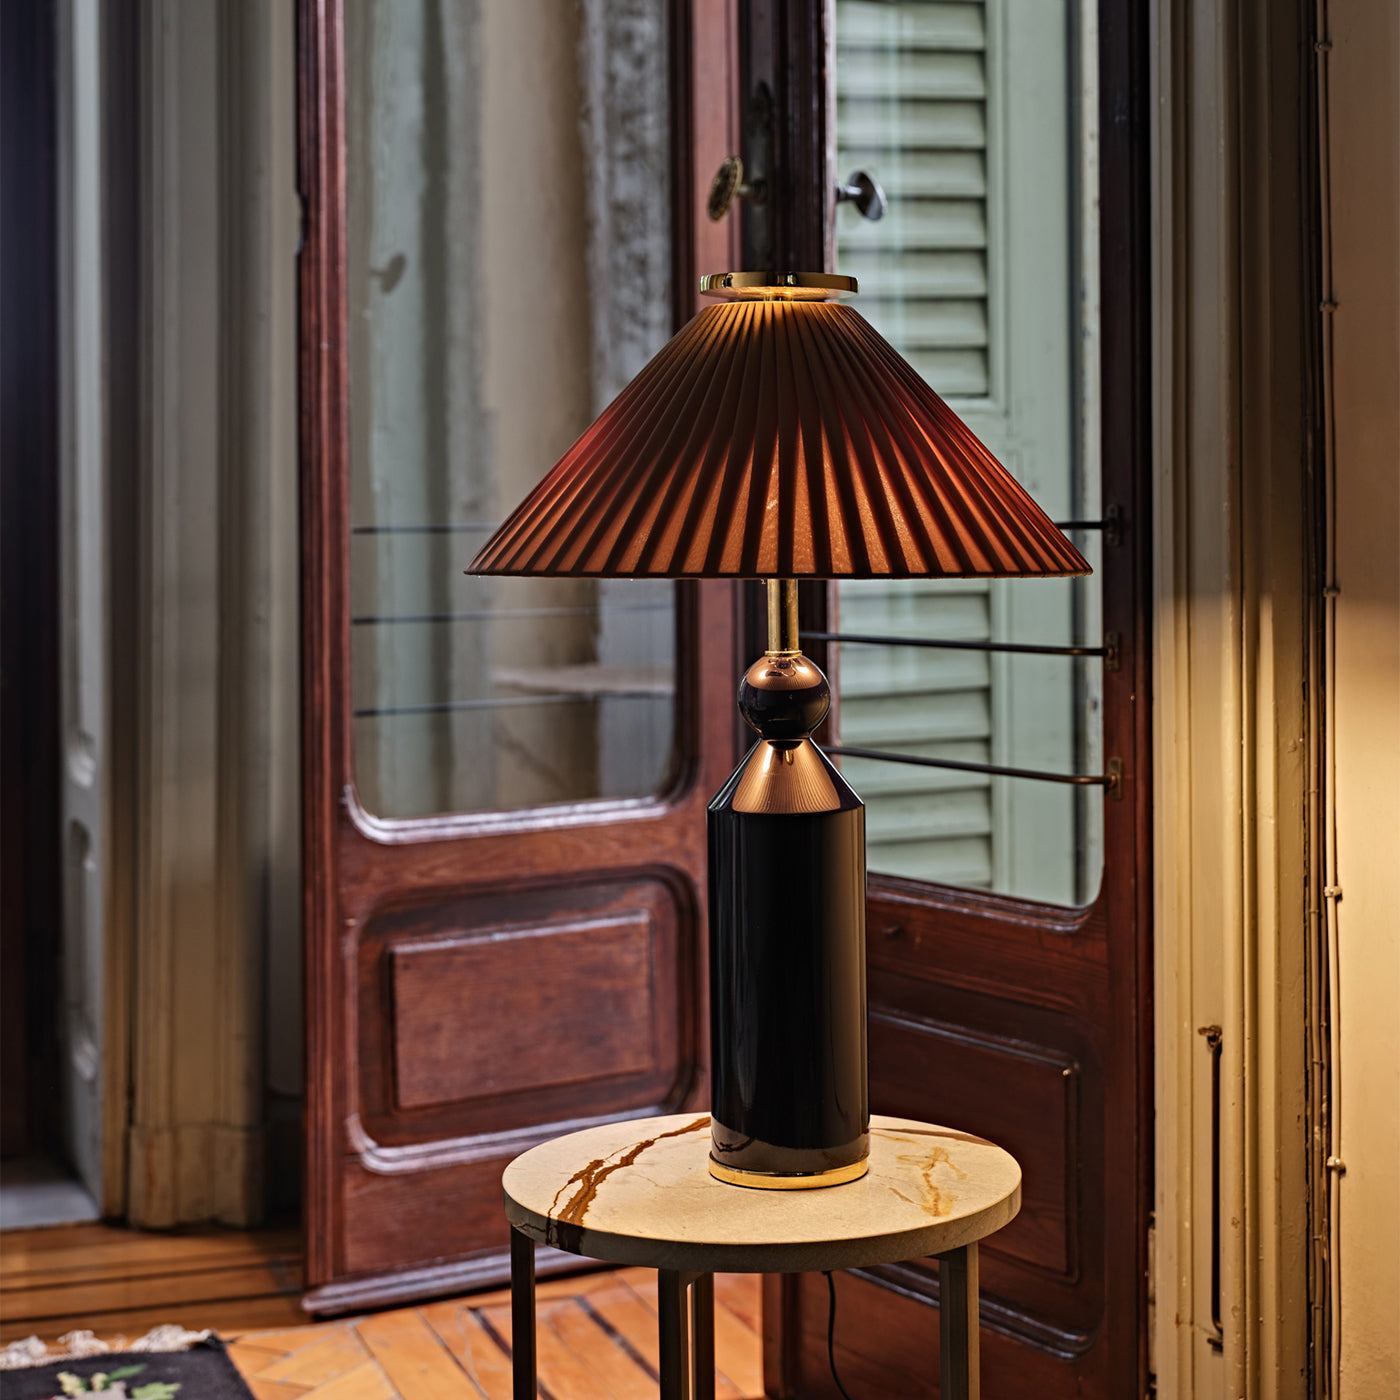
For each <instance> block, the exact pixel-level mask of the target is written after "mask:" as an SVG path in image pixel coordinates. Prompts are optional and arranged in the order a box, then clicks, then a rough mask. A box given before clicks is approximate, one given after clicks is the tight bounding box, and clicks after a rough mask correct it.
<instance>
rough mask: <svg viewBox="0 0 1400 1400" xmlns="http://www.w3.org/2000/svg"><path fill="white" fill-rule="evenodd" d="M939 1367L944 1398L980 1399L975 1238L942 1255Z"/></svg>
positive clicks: (939, 1293)
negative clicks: (967, 1243)
mask: <svg viewBox="0 0 1400 1400" xmlns="http://www.w3.org/2000/svg"><path fill="white" fill-rule="evenodd" d="M938 1370H939V1390H938V1393H939V1395H940V1396H941V1397H942V1400H980V1397H981V1394H982V1382H981V1371H980V1366H979V1358H978V1339H977V1244H976V1242H975V1241H974V1242H973V1243H972V1244H969V1245H965V1246H964V1247H963V1248H962V1249H954V1250H950V1251H949V1252H948V1253H947V1254H940V1255H939V1256H938Z"/></svg>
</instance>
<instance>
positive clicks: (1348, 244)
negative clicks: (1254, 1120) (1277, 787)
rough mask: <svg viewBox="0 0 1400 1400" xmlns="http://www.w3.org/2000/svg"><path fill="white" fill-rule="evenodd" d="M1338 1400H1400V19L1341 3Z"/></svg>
mask: <svg viewBox="0 0 1400 1400" xmlns="http://www.w3.org/2000/svg"><path fill="white" fill-rule="evenodd" d="M1328 12H1329V16H1328V17H1329V37H1330V38H1331V40H1332V51H1331V55H1330V62H1329V81H1328V89H1329V104H1328V118H1329V121H1328V126H1329V138H1330V139H1329V155H1330V170H1331V214H1332V217H1331V233H1332V297H1333V299H1334V300H1335V302H1336V303H1337V306H1336V311H1335V312H1334V313H1333V370H1334V378H1333V385H1334V387H1333V411H1334V423H1335V433H1334V438H1333V446H1334V453H1335V468H1334V482H1335V505H1334V525H1335V541H1336V544H1335V556H1336V557H1335V564H1334V569H1333V575H1332V581H1333V582H1334V583H1335V585H1336V587H1337V590H1338V592H1337V595H1336V600H1335V614H1334V616H1335V624H1334V632H1333V636H1334V639H1335V652H1334V656H1335V661H1334V667H1335V669H1334V672H1333V677H1332V685H1331V691H1332V706H1333V708H1332V718H1333V735H1334V738H1335V770H1334V771H1335V781H1334V784H1333V790H1334V795H1335V821H1336V866H1335V871H1334V873H1333V875H1332V877H1331V878H1332V879H1333V880H1334V881H1335V883H1336V884H1337V885H1339V886H1340V887H1341V897H1340V899H1338V900H1337V902H1336V906H1335V909H1336V915H1335V917H1336V940H1337V949H1338V952H1337V967H1338V973H1339V981H1340V987H1339V997H1338V1026H1339V1030H1340V1044H1339V1047H1338V1051H1339V1054H1338V1060H1339V1064H1338V1068H1339V1071H1340V1090H1341V1092H1340V1103H1339V1104H1338V1105H1337V1108H1338V1111H1339V1124H1338V1126H1339V1135H1338V1138H1337V1140H1336V1141H1335V1143H1334V1149H1333V1150H1334V1152H1335V1154H1336V1155H1337V1156H1339V1157H1340V1158H1341V1159H1342V1161H1343V1163H1345V1167H1346V1170H1345V1173H1344V1174H1343V1175H1342V1177H1341V1179H1340V1181H1339V1182H1338V1185H1337V1188H1336V1202H1337V1205H1336V1209H1337V1234H1336V1236H1334V1238H1336V1239H1337V1242H1338V1252H1337V1260H1336V1264H1337V1269H1338V1275H1339V1277H1338V1289H1339V1298H1338V1303H1339V1314H1338V1329H1337V1339H1336V1342H1337V1346H1338V1348H1339V1352H1340V1355H1339V1358H1338V1359H1339V1363H1340V1380H1341V1384H1340V1388H1339V1391H1338V1394H1339V1396H1340V1400H1373V1398H1374V1397H1379V1396H1394V1395H1400V7H1397V6H1396V5H1395V3H1394V0H1330V3H1329V5H1328Z"/></svg>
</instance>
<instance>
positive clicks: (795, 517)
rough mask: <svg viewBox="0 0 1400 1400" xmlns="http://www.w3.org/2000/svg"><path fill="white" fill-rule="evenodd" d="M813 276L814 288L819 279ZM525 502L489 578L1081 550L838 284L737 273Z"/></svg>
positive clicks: (756, 572) (980, 567)
mask: <svg viewBox="0 0 1400 1400" xmlns="http://www.w3.org/2000/svg"><path fill="white" fill-rule="evenodd" d="M813 284H815V285H813ZM702 286H705V287H706V289H707V290H712V291H716V292H718V294H720V295H726V296H728V297H731V298H732V299H730V300H726V301H723V302H721V303H719V304H717V305H715V306H711V307H707V308H706V309H705V310H703V311H701V312H700V314H699V315H697V316H696V317H695V318H694V319H693V320H692V321H690V323H689V324H688V325H686V326H685V327H684V329H682V330H681V331H680V333H679V334H678V335H676V336H675V338H674V339H673V340H671V341H670V342H669V343H668V344H667V345H666V346H665V347H664V348H663V349H662V350H661V351H660V353H658V354H657V355H656V357H655V358H654V359H653V360H652V361H651V362H650V363H649V364H648V365H647V366H646V367H645V368H644V369H643V370H642V371H641V372H640V373H639V374H638V375H637V377H636V378H635V379H633V380H632V382H631V383H630V384H628V385H627V387H626V388H625V389H624V390H623V391H622V393H621V394H619V395H618V397H617V398H616V399H615V400H614V401H613V403H612V404H611V405H610V406H609V407H608V408H607V409H605V410H604V412H603V413H602V414H601V415H600V416H599V417H598V418H597V419H596V420H595V421H594V423H593V424H592V425H591V426H590V427H589V428H588V430H587V431H586V432H585V433H584V434H583V435H582V437H580V438H579V439H578V441H577V442H576V443H574V445H573V446H572V447H571V448H570V449H569V450H568V452H566V453H565V454H564V456H563V458H562V459H561V460H560V461H559V462H558V464H557V465H556V466H555V467H554V468H553V469H552V470H551V471H550V472H549V474H548V475H547V476H546V477H545V478H544V480H543V481H541V482H540V484H539V485H538V486H537V487H536V488H535V489H534V490H533V491H532V492H531V493H530V494H529V495H528V496H527V497H526V498H525V500H524V501H523V502H521V504H520V505H519V506H518V507H517V508H516V509H515V510H514V511H513V512H512V513H511V515H510V516H509V518H508V519H507V520H506V522H505V523H504V524H503V525H502V526H501V527H500V529H499V530H497V531H496V533H495V534H494V535H492V537H491V538H490V539H489V540H488V541H487V543H486V545H485V547H484V548H483V549H482V550H481V552H480V554H478V555H477V557H476V559H475V560H474V561H473V562H472V565H471V568H470V570H469V572H471V573H482V574H535V575H555V576H557V575H568V576H574V577H599V578H940V577H942V578H965V577H985V578H1004V577H1014V576H1036V577H1056V576H1066V575H1075V574H1086V573H1088V572H1089V566H1088V564H1087V563H1086V562H1085V560H1084V558H1083V556H1082V555H1081V554H1080V553H1079V551H1078V550H1077V549H1075V548H1074V546H1073V545H1072V544H1071V543H1070V542H1069V541H1068V540H1067V539H1066V538H1065V536H1064V535H1063V534H1062V533H1061V532H1060V531H1059V530H1058V529H1056V528H1055V525H1054V524H1053V522H1052V521H1051V520H1050V519H1049V517H1048V516H1047V515H1046V514H1045V512H1044V511H1042V510H1041V509H1040V507H1039V506H1037V505H1036V503H1035V502H1034V501H1033V500H1032V499H1031V498H1030V496H1029V495H1028V494H1027V493H1026V491H1025V490H1024V489H1023V488H1022V487H1021V486H1020V485H1019V483H1017V481H1016V480H1015V479H1014V478H1013V477H1012V476H1011V474H1010V473H1009V472H1008V471H1006V469H1005V468H1004V467H1002V466H1001V465H1000V464H999V463H998V462H997V461H996V459H995V458H994V457H993V456H992V454H991V453H990V452H989V451H988V450H987V449H986V448H985V447H984V446H983V445H982V443H981V442H979V441H978V439H977V438H976V437H975V436H974V434H973V433H972V432H971V430H970V429H969V428H968V427H967V425H966V424H965V423H963V422H962V421H961V420H960V419H959V418H958V417H957V415H956V414H955V413H953V411H952V410H951V409H950V408H949V407H948V406H947V404H945V403H944V402H943V400H942V399H941V398H939V396H938V395H937V394H936V393H934V391H933V390H932V389H930V388H929V386H928V385H927V384H925V383H924V381H923V380H922V379H921V378H920V377H919V375H918V373H917V372H916V371H915V370H914V368H913V367H912V366H911V365H910V364H909V363H908V361H906V360H905V359H904V358H903V357H902V356H901V355H900V354H899V352H898V351H896V350H895V348H894V347H893V346H892V345H891V344H890V343H889V342H888V341H887V340H885V339H884V337H883V336H881V335H880V334H879V333H878V332H877V331H876V330H875V329H874V327H873V326H871V325H870V323H869V322H868V321H866V320H865V318H864V317H862V316H861V315H860V313H859V312H857V311H856V310H854V309H853V308H852V307H850V306H845V305H842V304H839V303H837V302H834V301H829V300H816V299H811V298H815V297H828V296H830V295H831V294H832V292H833V291H834V290H850V291H854V290H855V281H854V279H852V278H840V277H835V276H821V277H817V276H812V275H808V274H765V275H763V276H761V277H760V276H756V275H755V274H741V273H729V274H723V275H721V276H717V277H709V278H706V279H705V282H704V283H703V284H702Z"/></svg>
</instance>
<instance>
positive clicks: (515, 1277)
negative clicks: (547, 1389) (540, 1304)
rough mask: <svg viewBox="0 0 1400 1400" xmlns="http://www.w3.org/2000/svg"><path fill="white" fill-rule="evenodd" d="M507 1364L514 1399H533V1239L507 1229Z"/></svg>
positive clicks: (512, 1229)
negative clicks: (509, 1369) (508, 1302)
mask: <svg viewBox="0 0 1400 1400" xmlns="http://www.w3.org/2000/svg"><path fill="white" fill-rule="evenodd" d="M510 1365H511V1375H512V1377H513V1381H514V1383H513V1385H512V1387H511V1394H512V1396H513V1397H514V1400H535V1394H536V1392H535V1242H534V1240H532V1239H531V1238H530V1237H529V1235H522V1234H521V1233H520V1231H519V1230H517V1229H516V1228H515V1226H513V1225H512V1226H511V1229H510Z"/></svg>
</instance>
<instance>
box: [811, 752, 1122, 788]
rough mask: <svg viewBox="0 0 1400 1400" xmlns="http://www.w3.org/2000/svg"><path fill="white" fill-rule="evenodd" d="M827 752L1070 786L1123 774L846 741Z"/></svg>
mask: <svg viewBox="0 0 1400 1400" xmlns="http://www.w3.org/2000/svg"><path fill="white" fill-rule="evenodd" d="M820 748H821V751H822V752H823V753H824V754H841V755H843V756H845V757H846V758H871V759H877V760H879V761H880V762H882V763H912V764H914V765H916V766H917V767H920V768H952V769H954V770H956V771H957V772H959V773H990V774H991V775H992V776H993V777H996V778H1034V779H1036V780H1038V781H1040V782H1045V783H1067V784H1068V785H1069V786H1071V787H1102V788H1112V787H1116V786H1117V784H1118V782H1119V781H1120V776H1118V775H1115V774H1113V773H1049V772H1046V771H1045V770H1044V769H1041V768H1007V767H1005V766H1004V765H1002V764H1000V763H967V762H963V761H962V760H961V759H955V758H921V757H919V756H917V755H915V754H910V753H888V752H886V751H885V750H884V749H852V748H847V747H846V746H845V745H843V744H830V745H828V744H822V745H820Z"/></svg>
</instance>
